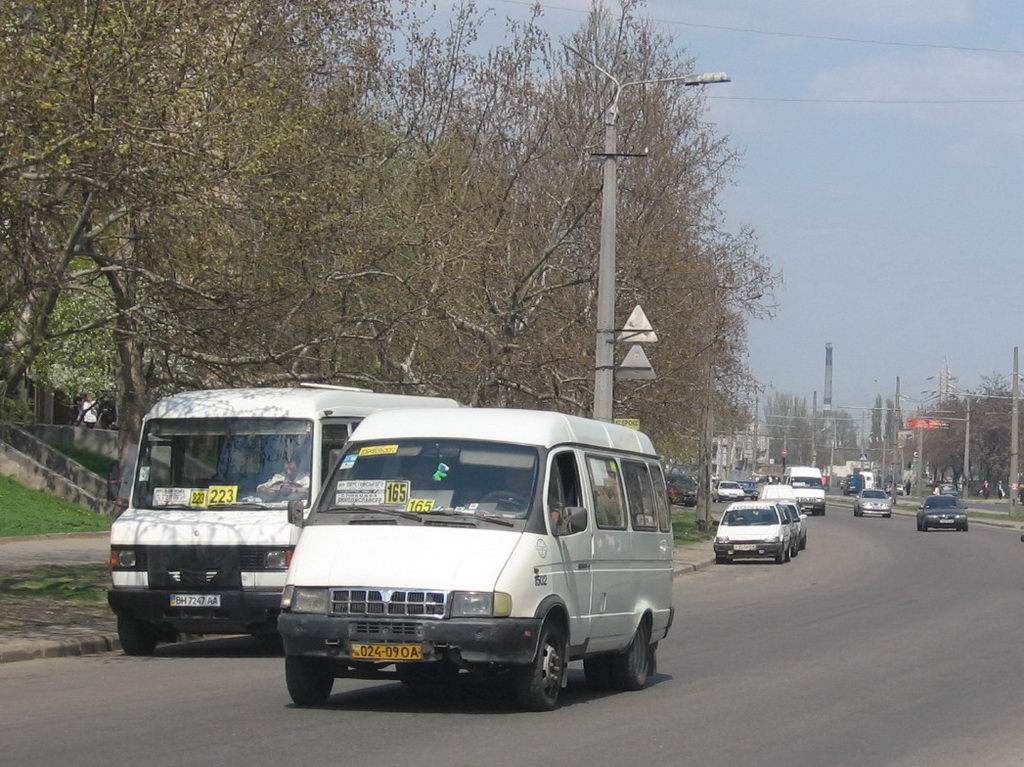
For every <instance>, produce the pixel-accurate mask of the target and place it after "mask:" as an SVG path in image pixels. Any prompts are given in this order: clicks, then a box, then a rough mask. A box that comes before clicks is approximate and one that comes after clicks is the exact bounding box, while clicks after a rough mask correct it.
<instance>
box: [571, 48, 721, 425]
mask: <svg viewBox="0 0 1024 767" xmlns="http://www.w3.org/2000/svg"><path fill="white" fill-rule="evenodd" d="M590 63H591V64H592V65H593V66H594V68H596V69H597V70H598V71H599V72H601V73H602V74H603V75H605V77H607V78H608V79H609V80H611V81H612V82H613V83H614V84H615V95H614V97H613V98H612V103H611V104H610V105H609V106H608V109H607V110H606V111H605V115H604V151H603V152H601V156H602V157H603V158H604V163H603V167H602V176H601V252H600V256H599V260H598V276H597V350H596V352H595V354H594V418H596V419H597V420H599V421H611V420H612V415H613V413H612V410H613V403H614V386H615V333H616V328H615V233H616V224H617V220H616V216H617V213H616V208H617V205H618V200H617V196H618V164H619V158H620V157H645V156H646V152H643V153H640V154H623V153H620V152H619V149H618V146H619V96H620V95H622V90H623V88H626V87H628V86H631V85H653V84H655V83H679V84H681V85H706V84H709V83H727V82H729V76H728V75H727V74H725V72H714V73H701V74H689V75H680V76H678V77H661V78H657V79H654V80H633V81H630V82H625V83H622V82H619V80H618V79H617V78H616V77H614V76H613V75H611V74H610V73H609V72H607V71H606V70H604V69H603V68H601V67H599V66H598V65H597V64H594V62H590Z"/></svg>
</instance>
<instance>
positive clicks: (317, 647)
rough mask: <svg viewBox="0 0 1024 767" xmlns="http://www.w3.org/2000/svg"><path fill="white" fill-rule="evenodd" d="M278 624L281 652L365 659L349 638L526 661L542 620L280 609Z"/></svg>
mask: <svg viewBox="0 0 1024 767" xmlns="http://www.w3.org/2000/svg"><path fill="white" fill-rule="evenodd" d="M277 625H278V629H279V631H280V632H281V637H282V639H283V640H284V651H285V654H286V655H304V656H307V657H312V658H324V659H327V660H339V661H348V662H351V663H365V662H367V661H366V660H365V659H363V658H354V657H353V656H352V645H353V644H380V645H394V644H414V645H419V646H420V647H421V648H422V652H423V660H424V661H433V660H441V659H444V658H447V659H449V660H452V661H453V662H455V663H457V664H458V663H459V662H460V661H461V662H462V663H465V664H481V663H495V664H502V665H525V664H527V663H530V662H532V661H533V659H534V657H535V655H536V652H537V643H538V640H539V636H540V628H541V620H540V619H539V618H449V619H445V620H380V619H372V618H371V619H367V618H359V619H355V618H341V617H338V618H335V617H332V616H329V615H319V614H314V613H292V612H283V613H281V615H280V616H279V617H278V621H277ZM370 662H371V663H372V662H377V661H372V660H371V661H370ZM387 662H389V663H390V662H392V661H387Z"/></svg>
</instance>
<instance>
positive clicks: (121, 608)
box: [107, 588, 281, 634]
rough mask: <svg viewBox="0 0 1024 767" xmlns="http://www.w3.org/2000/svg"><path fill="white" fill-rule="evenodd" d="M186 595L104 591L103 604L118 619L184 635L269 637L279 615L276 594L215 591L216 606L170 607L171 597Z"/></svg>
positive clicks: (277, 595) (133, 590)
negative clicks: (105, 592) (140, 622)
mask: <svg viewBox="0 0 1024 767" xmlns="http://www.w3.org/2000/svg"><path fill="white" fill-rule="evenodd" d="M172 593H174V594H182V593H189V589H187V588H181V589H176V590H174V591H173V592H172V591H169V590H164V589H124V588H113V589H109V590H108V591H107V603H108V604H109V605H110V609H112V610H113V611H114V612H115V613H117V614H118V615H127V616H131V617H133V618H135V619H137V620H141V621H145V622H146V623H152V624H154V625H158V626H169V627H171V628H173V629H174V630H175V631H180V632H182V633H185V634H272V633H274V632H275V631H276V624H277V616H278V614H279V613H280V612H281V592H280V591H242V590H236V591H227V590H224V591H218V592H216V595H217V596H218V597H219V598H220V605H218V606H214V607H171V606H170V605H171V594H172Z"/></svg>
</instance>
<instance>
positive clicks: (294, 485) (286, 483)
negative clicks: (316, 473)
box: [256, 456, 309, 500]
mask: <svg viewBox="0 0 1024 767" xmlns="http://www.w3.org/2000/svg"><path fill="white" fill-rule="evenodd" d="M256 492H257V493H258V494H259V496H260V497H261V498H265V499H267V500H285V499H289V498H294V497H296V496H301V497H305V496H306V495H308V493H309V469H306V468H303V467H302V465H301V463H300V459H299V458H298V457H296V456H292V457H290V458H287V459H285V462H284V467H283V468H282V470H281V471H280V472H278V473H277V474H275V475H274V476H272V477H271V478H270V479H268V480H267V481H266V482H263V483H262V484H259V485H257V486H256Z"/></svg>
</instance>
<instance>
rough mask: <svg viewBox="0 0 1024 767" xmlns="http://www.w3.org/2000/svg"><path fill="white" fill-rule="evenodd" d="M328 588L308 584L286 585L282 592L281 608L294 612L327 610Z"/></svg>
mask: <svg viewBox="0 0 1024 767" xmlns="http://www.w3.org/2000/svg"><path fill="white" fill-rule="evenodd" d="M327 593H328V592H327V589H324V588H310V587H308V586H285V587H284V593H282V594H281V608H282V609H283V610H291V611H292V612H293V613H318V614H320V615H325V614H326V613H327V612H328V610H327Z"/></svg>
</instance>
